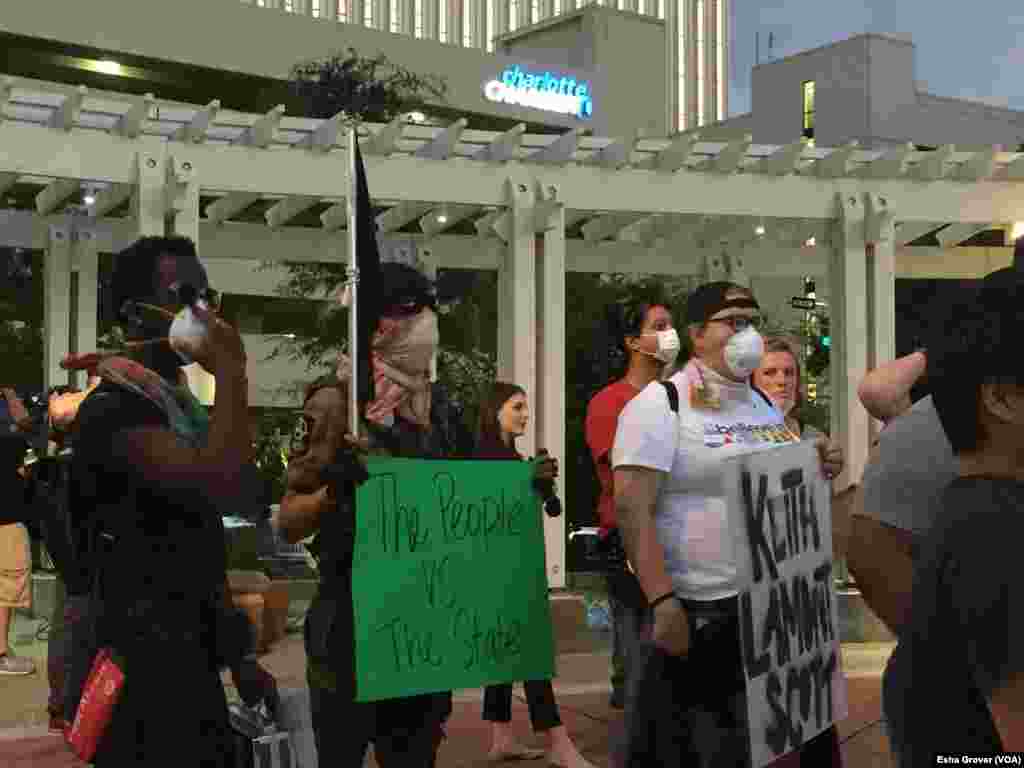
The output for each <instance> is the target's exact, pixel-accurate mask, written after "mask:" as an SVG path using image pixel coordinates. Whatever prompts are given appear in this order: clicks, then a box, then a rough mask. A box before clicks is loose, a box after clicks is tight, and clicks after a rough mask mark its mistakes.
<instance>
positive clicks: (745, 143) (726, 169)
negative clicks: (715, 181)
mask: <svg viewBox="0 0 1024 768" xmlns="http://www.w3.org/2000/svg"><path fill="white" fill-rule="evenodd" d="M753 141H754V139H753V136H751V135H749V134H748V135H746V136H744V137H743V138H742V139H740V140H738V141H730V142H729V143H728V144H726V145H724V146H723V147H722V148H721V149H720V150H719V151H718V154H717V155H715V156H714V157H709V158H708V159H707V160H705V161H704V162H703V163H701V165H700V166H699V168H700V170H702V171H711V172H713V173H721V174H731V173H734V172H735V171H736V169H737V168H739V167H740V163H741V162H743V158H744V157H746V156H747V150H748V149H750V145H751V144H752V143H753Z"/></svg>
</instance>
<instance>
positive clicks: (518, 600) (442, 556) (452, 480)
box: [352, 458, 554, 701]
mask: <svg viewBox="0 0 1024 768" xmlns="http://www.w3.org/2000/svg"><path fill="white" fill-rule="evenodd" d="M367 468H368V470H369V472H370V479H369V480H368V481H367V482H366V483H364V484H363V485H362V486H360V488H359V490H358V492H357V493H356V542H355V553H354V557H353V565H352V596H353V604H354V608H355V639H356V680H357V690H358V699H359V701H377V700H380V699H389V698H395V697H399V696H410V695H413V694H418V693H429V692H434V691H447V690H455V689H459V688H476V687H479V686H482V685H486V684H489V683H499V682H511V681H516V680H536V679H543V678H548V677H553V676H554V640H553V636H552V631H551V613H550V608H549V605H548V584H547V575H546V573H545V566H544V531H543V524H542V521H541V514H540V506H539V502H538V499H537V496H536V494H535V493H534V490H533V486H532V482H531V481H532V477H533V467H532V465H531V464H529V463H527V462H522V461H428V460H420V459H379V458H375V459H370V460H369V462H368V467H367Z"/></svg>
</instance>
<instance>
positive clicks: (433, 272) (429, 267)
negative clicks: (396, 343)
mask: <svg viewBox="0 0 1024 768" xmlns="http://www.w3.org/2000/svg"><path fill="white" fill-rule="evenodd" d="M419 256H420V266H421V268H422V270H423V274H424V275H426V277H427V279H428V280H430V282H432V283H434V284H435V285H436V284H437V263H438V258H437V256H436V255H435V254H434V249H433V248H430V247H429V246H428V247H426V248H421V249H420V252H419ZM430 380H431V381H437V353H436V352H435V353H434V354H433V356H432V357H431V358H430Z"/></svg>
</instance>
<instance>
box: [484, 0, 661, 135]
mask: <svg viewBox="0 0 1024 768" xmlns="http://www.w3.org/2000/svg"><path fill="white" fill-rule="evenodd" d="M499 49H500V50H503V51H504V52H505V53H507V54H508V55H509V56H512V57H517V56H523V57H526V58H528V59H532V60H533V61H537V62H543V63H545V64H549V65H550V66H552V67H561V68H567V67H575V68H578V69H581V70H584V71H591V72H594V73H595V74H596V75H597V76H598V77H597V82H599V83H601V84H602V86H603V92H602V93H601V94H600V101H599V100H598V98H597V96H595V98H594V118H593V119H592V120H590V121H589V123H588V126H589V127H590V129H591V130H592V131H593V132H594V134H595V135H597V136H611V137H619V136H625V135H628V134H629V133H630V132H631V131H633V130H636V129H640V130H642V131H644V133H645V134H646V135H648V136H665V135H666V133H667V131H668V126H667V125H666V122H665V120H666V110H665V99H666V98H667V93H666V89H665V77H666V73H665V23H664V22H663V21H661V20H659V19H656V18H653V17H650V16H643V15H640V14H636V13H630V12H626V11H617V10H613V9H611V8H605V7H602V6H588V7H587V8H585V9H583V10H581V11H577V12H575V13H571V14H567V15H565V16H562V17H559V18H558V19H556V20H552V21H548V22H542V23H540V24H537V25H534V26H533V27H531V28H527V29H525V30H520V31H517V32H515V33H514V34H512V35H508V36H506V37H505V38H503V40H502V41H501V42H500V43H499Z"/></svg>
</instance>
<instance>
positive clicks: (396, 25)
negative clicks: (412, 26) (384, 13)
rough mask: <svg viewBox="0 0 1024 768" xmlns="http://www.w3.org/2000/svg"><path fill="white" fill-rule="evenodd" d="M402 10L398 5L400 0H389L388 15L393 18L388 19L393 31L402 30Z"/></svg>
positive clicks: (396, 32)
mask: <svg viewBox="0 0 1024 768" xmlns="http://www.w3.org/2000/svg"><path fill="white" fill-rule="evenodd" d="M400 14H401V11H400V10H399V7H398V0H389V2H388V16H390V17H391V18H390V19H389V20H388V26H389V28H390V30H391V31H392V32H394V33H395V34H398V33H399V32H400V31H401V30H402V24H401V22H402V19H401V17H400Z"/></svg>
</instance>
